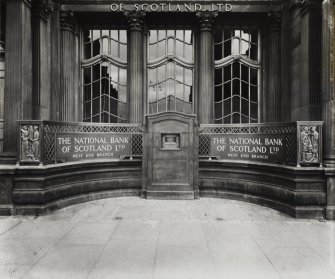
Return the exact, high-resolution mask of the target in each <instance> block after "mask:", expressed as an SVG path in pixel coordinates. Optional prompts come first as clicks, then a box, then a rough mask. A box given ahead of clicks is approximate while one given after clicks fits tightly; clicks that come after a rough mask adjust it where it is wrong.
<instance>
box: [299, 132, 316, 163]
mask: <svg viewBox="0 0 335 279" xmlns="http://www.w3.org/2000/svg"><path fill="white" fill-rule="evenodd" d="M300 145H301V147H300V156H301V162H300V163H319V162H320V155H319V150H320V137H319V133H318V131H317V127H316V126H302V127H301V130H300Z"/></svg>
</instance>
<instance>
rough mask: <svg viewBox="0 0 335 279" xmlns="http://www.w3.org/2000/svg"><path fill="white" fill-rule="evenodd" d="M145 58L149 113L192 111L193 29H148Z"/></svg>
mask: <svg viewBox="0 0 335 279" xmlns="http://www.w3.org/2000/svg"><path fill="white" fill-rule="evenodd" d="M148 60H149V61H148V104H149V106H148V107H149V114H152V113H158V112H162V111H180V112H184V113H193V68H194V59H193V32H192V31H191V30H176V29H169V30H162V29H152V30H150V36H149V49H148Z"/></svg>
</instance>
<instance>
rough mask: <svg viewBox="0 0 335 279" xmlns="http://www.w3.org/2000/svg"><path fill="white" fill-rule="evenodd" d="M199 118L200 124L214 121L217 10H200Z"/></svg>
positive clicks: (198, 15)
mask: <svg viewBox="0 0 335 279" xmlns="http://www.w3.org/2000/svg"><path fill="white" fill-rule="evenodd" d="M196 15H197V17H198V18H199V57H198V59H197V61H198V65H197V69H198V100H197V103H198V110H197V113H198V120H199V123H200V124H207V123H213V121H214V115H213V113H214V110H213V104H214V36H213V23H214V19H215V17H216V16H217V13H215V12H199V13H197V14H196Z"/></svg>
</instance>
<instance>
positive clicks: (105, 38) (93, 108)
mask: <svg viewBox="0 0 335 279" xmlns="http://www.w3.org/2000/svg"><path fill="white" fill-rule="evenodd" d="M81 65H82V84H83V121H84V122H98V123H125V122H127V31H126V30H86V31H85V32H84V47H83V60H82V64H81Z"/></svg>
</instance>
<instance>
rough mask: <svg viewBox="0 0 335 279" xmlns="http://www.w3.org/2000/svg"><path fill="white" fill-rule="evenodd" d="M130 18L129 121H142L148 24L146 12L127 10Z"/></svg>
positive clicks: (126, 13)
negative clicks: (146, 23)
mask: <svg viewBox="0 0 335 279" xmlns="http://www.w3.org/2000/svg"><path fill="white" fill-rule="evenodd" d="M125 15H126V16H127V18H128V24H129V31H128V54H129V55H128V73H127V79H128V94H127V95H128V102H127V103H128V122H129V123H142V122H143V115H144V111H143V107H144V105H143V100H144V92H146V88H145V87H144V86H145V84H146V82H145V81H144V79H145V77H146V74H145V71H146V59H145V58H146V57H145V56H144V55H143V54H144V49H145V48H146V45H144V43H145V42H146V38H145V33H146V32H147V31H146V26H145V23H144V21H143V19H144V16H145V13H143V12H141V13H140V12H128V11H127V12H125Z"/></svg>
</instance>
